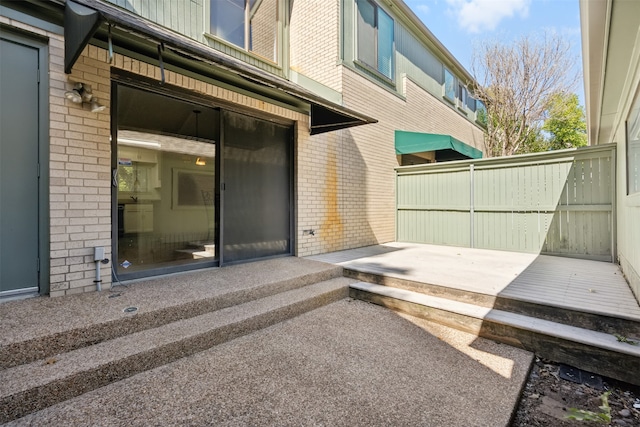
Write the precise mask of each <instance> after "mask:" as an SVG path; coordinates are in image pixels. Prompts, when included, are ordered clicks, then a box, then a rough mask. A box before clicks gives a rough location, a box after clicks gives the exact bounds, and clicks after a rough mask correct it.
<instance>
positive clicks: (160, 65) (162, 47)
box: [158, 42, 164, 85]
mask: <svg viewBox="0 0 640 427" xmlns="http://www.w3.org/2000/svg"><path fill="white" fill-rule="evenodd" d="M163 50H164V43H162V42H160V44H159V45H158V66H159V67H160V84H161V85H163V84H164V62H163V61H162V51H163Z"/></svg>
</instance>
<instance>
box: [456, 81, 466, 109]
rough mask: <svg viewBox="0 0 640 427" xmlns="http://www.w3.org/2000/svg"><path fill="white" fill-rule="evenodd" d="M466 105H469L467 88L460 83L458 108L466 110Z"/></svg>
mask: <svg viewBox="0 0 640 427" xmlns="http://www.w3.org/2000/svg"><path fill="white" fill-rule="evenodd" d="M466 105H467V88H466V87H464V86H462V85H461V84H460V85H458V108H460V109H461V110H464V109H465V106H466Z"/></svg>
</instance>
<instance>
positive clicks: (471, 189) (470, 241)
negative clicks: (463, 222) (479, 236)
mask: <svg viewBox="0 0 640 427" xmlns="http://www.w3.org/2000/svg"><path fill="white" fill-rule="evenodd" d="M473 171H474V166H473V163H472V164H470V165H469V181H470V185H471V188H470V191H469V194H470V200H469V221H470V228H469V230H470V231H471V235H470V236H469V247H471V248H473V247H474V241H473V240H474V239H473V234H474V233H473V222H474V221H473V212H474V207H473V203H474V202H473V199H474V197H473V179H474V176H473V175H474V174H473Z"/></svg>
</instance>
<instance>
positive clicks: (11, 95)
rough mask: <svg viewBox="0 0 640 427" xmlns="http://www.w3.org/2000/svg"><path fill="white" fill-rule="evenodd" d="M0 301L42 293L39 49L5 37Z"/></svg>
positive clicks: (0, 71) (1, 45)
mask: <svg viewBox="0 0 640 427" xmlns="http://www.w3.org/2000/svg"><path fill="white" fill-rule="evenodd" d="M0 58H1V59H0V297H5V296H10V295H14V294H19V293H23V292H37V291H38V288H39V283H38V281H39V280H38V279H39V274H38V269H39V267H38V265H39V260H38V243H39V241H38V236H39V232H38V228H39V224H38V220H39V215H38V210H39V204H38V200H39V198H38V179H39V178H38V137H39V124H38V122H39V117H38V115H39V99H38V92H39V91H38V74H39V73H38V61H39V50H38V49H37V48H34V47H30V46H27V45H24V44H20V43H17V42H15V41H12V40H11V39H8V38H5V37H4V36H2V37H0Z"/></svg>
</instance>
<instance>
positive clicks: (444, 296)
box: [345, 269, 640, 385]
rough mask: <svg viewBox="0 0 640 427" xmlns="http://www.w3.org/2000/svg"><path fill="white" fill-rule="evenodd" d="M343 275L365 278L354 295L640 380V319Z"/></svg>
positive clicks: (612, 374) (389, 279) (584, 366)
mask: <svg viewBox="0 0 640 427" xmlns="http://www.w3.org/2000/svg"><path fill="white" fill-rule="evenodd" d="M345 275H347V276H349V277H352V278H356V279H358V280H365V281H359V282H357V283H354V284H352V285H351V286H350V290H349V294H350V296H351V297H352V298H356V299H361V300H364V301H369V302H371V303H375V304H378V305H382V306H385V307H388V308H390V309H393V310H396V311H400V312H404V313H408V314H411V315H414V316H417V317H421V318H424V319H428V320H431V321H434V322H437V323H440V324H443V325H446V326H450V327H454V328H456V329H460V330H463V331H466V332H470V333H473V334H477V335H478V336H480V337H484V338H488V339H492V340H494V341H497V342H501V343H505V344H509V345H512V346H515V347H519V348H524V349H526V350H529V351H532V352H534V353H536V354H537V355H538V356H540V357H544V358H547V359H550V360H554V361H556V362H561V363H565V364H568V365H571V366H574V367H577V368H580V369H583V370H585V371H589V372H593V373H597V374H600V375H604V376H607V377H611V378H615V379H618V380H622V381H626V382H630V383H633V384H636V385H640V321H639V320H640V319H634V318H626V317H625V316H624V315H621V316H612V315H604V314H600V313H593V312H584V311H577V310H572V309H570V308H559V307H553V306H548V305H545V304H539V303H532V302H529V301H523V300H517V299H513V298H505V297H500V296H491V295H484V294H480V293H475V292H470V291H464V290H460V289H451V288H446V287H442V286H437V285H430V284H425V283H417V282H412V281H409V280H405V279H399V278H394V277H389V276H384V275H382V274H372V273H363V272H361V271H355V270H349V269H346V270H345ZM625 341H626V342H625ZM634 342H635V343H638V344H635V345H634V344H633V343H634Z"/></svg>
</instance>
